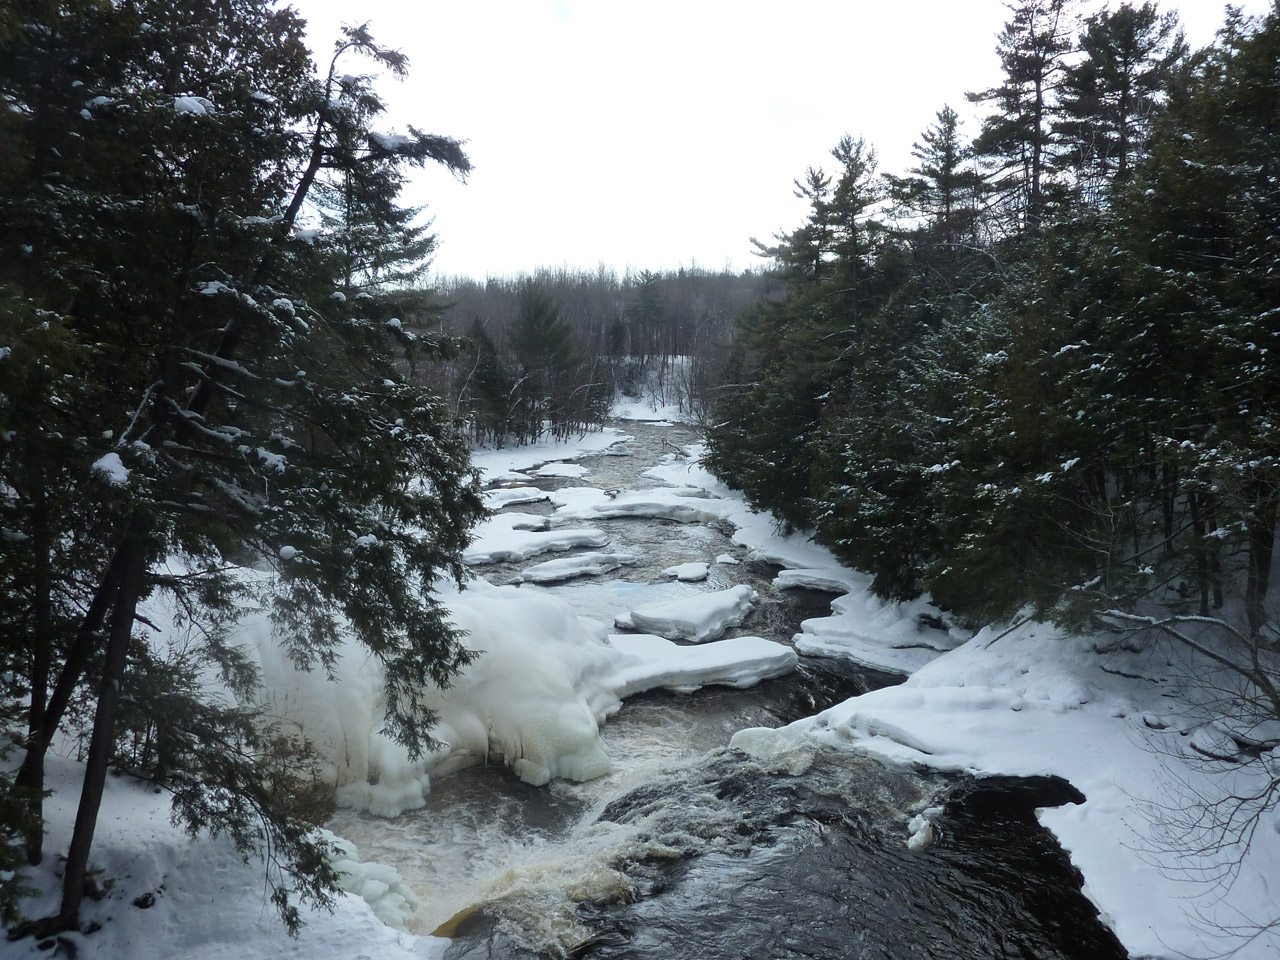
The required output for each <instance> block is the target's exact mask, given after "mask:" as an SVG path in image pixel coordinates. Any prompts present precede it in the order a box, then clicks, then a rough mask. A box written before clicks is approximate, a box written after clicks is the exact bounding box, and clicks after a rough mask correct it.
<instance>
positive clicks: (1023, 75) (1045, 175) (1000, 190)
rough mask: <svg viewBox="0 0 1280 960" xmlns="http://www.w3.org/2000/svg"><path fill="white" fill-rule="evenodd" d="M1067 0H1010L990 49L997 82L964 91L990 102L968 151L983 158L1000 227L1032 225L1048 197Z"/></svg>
mask: <svg viewBox="0 0 1280 960" xmlns="http://www.w3.org/2000/svg"><path fill="white" fill-rule="evenodd" d="M1071 7H1072V0H1020V2H1019V3H1017V4H1015V5H1013V6H1012V7H1011V9H1012V11H1013V16H1012V18H1011V19H1010V20H1009V21H1008V22H1007V23H1006V24H1005V25H1004V29H1003V30H1002V31H1001V33H1000V36H999V38H998V40H997V43H996V52H997V54H998V55H999V57H1000V64H1001V66H1002V67H1003V68H1004V82H1003V83H1001V84H1000V85H999V86H998V87H993V88H992V89H990V90H985V91H983V92H981V93H971V94H969V99H970V100H971V101H973V102H975V103H987V104H991V105H993V106H994V107H995V108H996V109H995V112H994V113H991V114H989V115H988V116H987V117H986V118H985V119H984V120H983V122H982V131H981V133H979V135H978V138H977V139H976V140H975V141H974V144H973V148H974V152H975V153H976V154H977V155H978V156H979V157H982V158H984V159H985V160H986V161H987V162H988V164H989V174H988V176H989V180H990V187H991V190H992V192H993V196H994V200H995V202H996V203H997V204H998V206H999V208H1000V210H1001V211H1002V212H1003V216H1004V220H1005V223H1006V224H1007V226H1006V228H1005V229H1006V232H1008V233H1011V234H1015V235H1016V234H1020V233H1023V232H1031V233H1035V232H1037V231H1038V230H1039V229H1040V227H1041V226H1042V225H1043V224H1044V222H1045V219H1046V217H1047V215H1048V213H1049V209H1050V207H1051V206H1052V202H1053V200H1054V190H1053V185H1052V183H1051V178H1050V174H1051V172H1052V160H1053V153H1054V147H1055V143H1054V138H1053V135H1052V120H1053V111H1054V106H1055V99H1056V96H1057V92H1058V90H1059V88H1060V86H1061V84H1062V78H1063V70H1064V67H1065V62H1066V57H1067V55H1068V54H1069V53H1070V52H1071V49H1072V42H1071V41H1072V36H1071V29H1070V27H1071V24H1070V10H1071Z"/></svg>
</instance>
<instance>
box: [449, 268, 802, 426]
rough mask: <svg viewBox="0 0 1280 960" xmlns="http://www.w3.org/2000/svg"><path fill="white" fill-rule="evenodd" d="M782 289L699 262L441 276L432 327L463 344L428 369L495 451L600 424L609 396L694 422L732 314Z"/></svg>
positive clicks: (727, 350)
mask: <svg viewBox="0 0 1280 960" xmlns="http://www.w3.org/2000/svg"><path fill="white" fill-rule="evenodd" d="M781 291H782V283H781V282H780V281H779V280H778V279H777V278H775V277H773V276H771V275H767V274H766V273H765V272H763V271H759V272H752V271H745V272H743V273H731V272H725V271H721V272H711V271H707V270H703V269H700V268H697V267H690V268H687V269H680V270H677V271H668V272H665V273H658V272H654V271H649V270H641V271H639V272H630V271H628V272H627V273H625V274H624V275H623V276H621V277H619V276H618V274H617V273H615V272H614V271H613V270H611V269H608V268H606V267H600V268H598V269H597V270H595V271H593V272H585V271H573V270H567V269H560V270H540V271H537V272H536V273H535V274H533V275H532V276H524V277H490V278H488V279H487V280H485V281H484V282H480V281H476V280H470V279H466V278H447V279H444V280H442V281H441V282H439V283H437V284H436V285H435V287H434V289H433V292H434V293H435V295H436V296H437V297H438V298H439V299H440V300H441V301H442V302H443V304H444V312H443V315H442V316H440V317H439V318H437V319H436V320H435V325H434V326H433V327H431V329H432V330H433V331H434V332H436V333H438V334H441V335H444V336H449V337H454V338H459V339H460V340H461V342H462V343H463V344H464V345H465V349H464V350H463V352H462V353H461V354H459V355H458V356H456V357H453V358H450V359H449V360H447V361H446V362H444V363H442V364H438V365H436V366H433V367H432V368H430V370H429V371H428V372H429V374H430V375H431V376H432V377H433V378H434V379H433V380H432V382H433V384H434V385H435V386H436V387H437V388H438V389H439V390H440V391H441V392H442V393H443V394H444V395H445V396H447V397H449V398H450V400H451V402H452V403H453V404H454V407H455V409H456V410H457V411H458V414H459V415H460V416H461V417H463V418H464V419H465V420H466V421H467V423H468V424H469V425H470V427H471V431H472V435H473V436H474V438H475V439H476V441H478V442H482V443H492V444H494V445H496V446H501V445H502V444H504V443H507V442H516V443H522V442H528V441H532V440H536V439H537V438H538V437H539V436H541V435H542V434H543V433H544V432H546V433H548V434H550V435H553V436H556V437H560V438H563V437H567V436H569V435H571V434H573V433H575V432H579V431H582V430H585V429H590V428H594V427H598V426H600V425H601V424H602V423H603V422H604V420H605V418H606V417H607V416H608V413H609V407H610V405H611V403H612V401H613V397H614V396H615V395H617V394H621V395H623V396H630V397H639V396H641V395H642V394H643V396H644V397H645V398H647V399H649V400H651V401H653V402H655V403H661V404H670V405H672V406H675V407H678V408H679V409H680V410H681V411H682V412H683V413H684V414H685V415H686V416H688V417H690V418H691V419H694V420H697V421H703V420H705V418H706V417H707V415H708V413H709V407H708V404H709V402H710V400H711V398H712V397H713V396H714V393H715V389H716V387H717V385H718V384H719V382H720V378H721V376H722V375H723V373H724V371H725V370H726V368H727V360H728V357H729V356H730V354H731V351H732V349H733V344H734V339H735V319H736V318H737V317H738V316H739V315H740V314H741V313H742V312H743V310H745V309H747V308H748V307H749V306H750V305H751V304H752V303H754V302H756V301H757V300H759V299H761V298H766V297H771V296H777V295H780V294H781Z"/></svg>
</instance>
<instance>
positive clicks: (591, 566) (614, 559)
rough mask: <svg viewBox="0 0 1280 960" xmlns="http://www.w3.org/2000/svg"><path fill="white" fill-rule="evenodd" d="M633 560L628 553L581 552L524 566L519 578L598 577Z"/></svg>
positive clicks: (544, 580) (540, 580)
mask: <svg viewBox="0 0 1280 960" xmlns="http://www.w3.org/2000/svg"><path fill="white" fill-rule="evenodd" d="M635 562H636V558H635V557H634V556H633V555H631V554H629V553H596V552H592V553H582V554H578V555H577V556H573V557H562V558H560V559H557V560H547V561H545V562H543V563H537V564H534V565H533V566H532V567H525V569H524V570H522V571H521V573H520V579H521V580H524V581H527V582H529V583H557V582H559V581H561V580H572V579H574V578H575V577H598V576H600V575H601V574H604V573H610V572H612V571H614V570H617V569H618V568H619V567H621V566H623V565H625V564H632V563H635Z"/></svg>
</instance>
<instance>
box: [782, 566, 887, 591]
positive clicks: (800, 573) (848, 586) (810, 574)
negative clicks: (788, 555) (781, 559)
mask: <svg viewBox="0 0 1280 960" xmlns="http://www.w3.org/2000/svg"><path fill="white" fill-rule="evenodd" d="M860 581H863V582H865V578H863V577H862V576H861V575H860V574H856V573H852V572H851V571H849V570H845V569H844V568H843V567H822V568H819V569H816V570H783V571H781V572H780V573H779V574H778V575H777V576H776V577H774V578H773V585H774V586H775V587H777V588H778V589H779V590H792V589H796V588H803V589H805V590H818V591H820V592H822V593H848V592H849V591H850V590H853V589H856V588H857V587H858V586H860V585H862V583H861V582H860Z"/></svg>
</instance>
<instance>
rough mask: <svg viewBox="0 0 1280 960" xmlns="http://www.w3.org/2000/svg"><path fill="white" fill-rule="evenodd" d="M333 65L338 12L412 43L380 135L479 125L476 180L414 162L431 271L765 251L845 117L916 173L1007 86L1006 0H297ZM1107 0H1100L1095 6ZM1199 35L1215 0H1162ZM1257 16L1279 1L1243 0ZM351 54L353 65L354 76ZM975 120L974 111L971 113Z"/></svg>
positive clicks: (795, 216)
mask: <svg viewBox="0 0 1280 960" xmlns="http://www.w3.org/2000/svg"><path fill="white" fill-rule="evenodd" d="M293 5H294V6H295V7H296V8H297V9H298V10H299V11H300V12H301V14H302V15H303V16H304V17H305V18H306V19H307V20H308V21H309V23H310V27H309V37H310V40H311V45H312V49H313V50H315V51H316V52H317V59H318V60H321V61H322V62H323V64H326V65H327V62H328V56H329V54H330V53H331V51H332V49H333V41H334V39H335V38H336V37H337V36H338V27H339V24H341V23H344V22H364V21H369V22H370V23H371V29H372V31H373V34H374V36H375V38H377V39H378V40H379V41H380V42H382V43H385V44H387V45H389V46H394V47H397V48H399V49H400V50H402V51H403V52H405V53H406V54H408V55H409V58H410V70H411V73H410V77H409V79H408V80H406V81H404V82H392V81H389V80H387V81H384V82H383V83H382V84H381V88H380V89H381V90H382V91H383V93H384V96H385V97H386V98H387V99H388V100H389V101H390V102H391V105H392V112H391V114H390V116H389V117H388V118H387V119H386V122H385V123H384V124H383V128H384V129H385V130H387V131H389V132H390V131H394V130H396V129H398V128H400V129H402V128H403V125H404V124H406V123H412V124H413V125H414V126H416V127H418V128H419V129H424V130H427V131H430V132H432V133H441V134H447V135H449V136H453V137H457V138H459V139H461V140H465V141H467V147H466V149H467V152H468V154H469V155H470V157H471V160H472V163H473V164H474V165H475V170H474V172H473V173H472V174H471V176H470V177H469V178H468V180H467V182H466V183H465V184H463V183H458V182H456V181H455V180H454V179H453V178H452V177H451V176H450V175H449V173H448V172H447V171H445V170H444V169H443V168H436V169H428V170H426V171H424V172H422V173H419V174H417V175H416V176H415V180H414V183H413V186H412V189H411V190H410V191H409V192H408V194H407V195H406V199H407V200H408V201H410V202H412V203H415V204H425V205H427V207H428V211H429V213H430V214H431V215H433V216H434V218H435V224H434V229H435V232H436V233H437V235H438V237H439V241H440V245H439V248H438V251H437V255H436V258H435V263H434V267H433V270H434V272H436V273H438V274H460V275H466V276H472V277H477V278H482V277H485V276H497V275H511V274H516V273H520V272H532V271H533V270H534V269H536V268H538V267H544V266H546V267H561V266H567V267H570V268H583V269H595V267H596V266H597V265H600V264H604V265H606V266H608V267H611V268H613V269H615V270H617V271H619V272H622V271H624V270H625V269H627V268H628V267H630V268H633V269H651V270H659V269H674V268H676V267H679V266H686V267H688V266H692V265H695V264H696V265H698V266H701V267H705V268H708V269H716V270H718V269H721V268H724V267H729V268H732V269H735V270H742V269H745V268H747V267H751V266H758V265H760V264H761V261H760V259H759V258H758V257H755V256H754V255H753V254H752V246H751V243H750V238H751V237H753V236H754V237H759V238H760V239H761V240H769V239H770V238H771V236H772V234H773V233H775V232H776V231H779V230H790V229H792V228H794V227H795V226H797V225H798V224H799V223H800V221H801V219H802V218H803V215H804V204H803V202H802V201H799V200H797V199H796V198H795V197H794V196H793V195H792V181H793V180H795V179H796V178H798V177H800V176H801V175H802V174H803V173H804V170H805V168H806V167H808V166H810V165H813V166H826V167H828V168H830V166H831V164H830V162H829V159H830V158H829V155H828V151H829V150H830V148H831V147H832V146H833V145H834V144H835V143H836V141H837V140H839V138H840V137H841V136H842V135H843V134H844V133H846V132H847V133H850V134H852V135H854V136H855V137H858V136H861V137H865V138H866V139H867V140H868V142H870V143H871V144H872V145H873V146H874V147H875V148H876V150H877V152H878V154H879V157H880V168H881V169H882V170H887V171H889V172H894V173H898V172H903V171H904V170H905V169H906V168H907V167H908V166H910V165H911V155H910V154H911V145H912V144H913V143H914V142H915V141H917V140H918V139H919V135H920V133H921V132H922V131H923V130H924V129H925V128H927V127H928V126H929V125H930V124H931V123H933V122H934V119H935V115H936V113H937V111H938V110H939V109H941V108H942V106H943V105H944V104H951V105H952V106H954V107H955V108H956V109H957V110H959V111H961V114H962V116H963V115H965V114H966V113H967V111H969V109H970V108H969V106H968V104H967V103H966V102H965V98H964V95H965V92H966V91H970V90H982V89H986V88H988V87H991V86H992V85H994V84H995V83H997V82H999V79H1000V71H999V63H998V61H997V58H996V55H995V40H996V34H997V33H998V32H999V30H1000V28H1001V26H1002V24H1003V23H1004V21H1005V20H1007V19H1008V16H1009V11H1008V9H1007V7H1006V6H1005V4H1004V3H1003V2H1002V0H786V2H783V0H771V2H759V0H453V2H448V3H444V2H439V0H361V2H358V3H352V2H350V0H343V2H336V0H294V3H293ZM1099 6H1100V4H1099V3H1096V2H1093V3H1088V4H1085V5H1084V7H1083V9H1085V10H1094V9H1097V8H1098V7H1099ZM1162 6H1163V8H1164V9H1175V10H1177V11H1178V12H1179V14H1180V15H1181V17H1182V22H1183V24H1184V27H1185V29H1186V31H1187V36H1188V39H1189V40H1190V41H1191V42H1192V44H1193V45H1197V46H1199V45H1203V44H1205V43H1208V42H1209V41H1211V40H1212V38H1213V34H1214V31H1215V30H1216V29H1217V27H1218V26H1219V25H1220V24H1221V21H1222V10H1223V4H1222V3H1219V2H1217V0H1181V2H1177V3H1174V2H1166V3H1165V4H1163V5H1162ZM1243 6H1244V8H1245V10H1246V12H1253V13H1261V12H1263V11H1265V10H1266V9H1267V7H1268V3H1267V2H1266V0H1248V2H1245V3H1244V4H1243ZM364 69H365V68H363V67H358V66H357V65H355V64H353V65H351V66H349V67H347V68H346V69H344V70H343V72H346V73H357V72H363V70H364ZM964 132H965V133H966V134H967V135H969V136H972V135H973V134H974V133H975V132H976V122H974V121H973V120H969V121H966V124H965V127H964Z"/></svg>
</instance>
